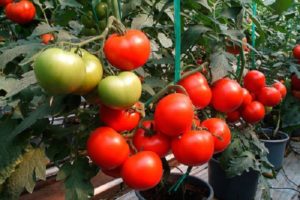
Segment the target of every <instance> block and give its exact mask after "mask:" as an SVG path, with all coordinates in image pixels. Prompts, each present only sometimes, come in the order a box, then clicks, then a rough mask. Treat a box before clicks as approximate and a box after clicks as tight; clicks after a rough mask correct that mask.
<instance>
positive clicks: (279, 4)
mask: <svg viewBox="0 0 300 200" xmlns="http://www.w3.org/2000/svg"><path fill="white" fill-rule="evenodd" d="M293 3H294V1H293V0H276V1H275V2H274V3H273V4H272V5H271V7H272V8H273V9H274V10H275V11H276V13H277V14H281V13H282V12H284V11H286V10H288V9H289V8H290V7H291V6H292V5H293Z"/></svg>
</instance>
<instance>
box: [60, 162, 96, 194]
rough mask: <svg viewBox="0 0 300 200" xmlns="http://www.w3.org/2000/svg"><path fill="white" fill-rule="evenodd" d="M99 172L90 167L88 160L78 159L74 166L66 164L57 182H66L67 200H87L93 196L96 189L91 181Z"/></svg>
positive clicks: (61, 169)
mask: <svg viewBox="0 0 300 200" xmlns="http://www.w3.org/2000/svg"><path fill="white" fill-rule="evenodd" d="M97 172H98V169H97V167H95V166H91V165H89V160H88V159H87V158H78V159H77V160H75V161H74V163H73V164H71V163H66V164H64V165H63V166H62V167H61V168H60V170H59V172H58V174H57V178H56V179H57V180H64V183H65V189H66V196H65V197H66V200H85V199H89V198H90V197H92V196H93V192H94V187H93V185H92V184H91V182H90V179H91V178H92V177H94V176H95V175H96V174H97Z"/></svg>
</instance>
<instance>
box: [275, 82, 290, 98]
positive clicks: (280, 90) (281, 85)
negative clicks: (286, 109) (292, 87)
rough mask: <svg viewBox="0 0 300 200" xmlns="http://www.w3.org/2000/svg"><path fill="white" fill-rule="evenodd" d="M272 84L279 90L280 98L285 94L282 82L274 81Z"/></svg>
mask: <svg viewBox="0 0 300 200" xmlns="http://www.w3.org/2000/svg"><path fill="white" fill-rule="evenodd" d="M272 86H273V87H274V88H276V89H277V90H278V91H279V92H280V94H281V98H282V99H283V98H284V97H285V96H286V93H287V90H286V87H285V85H284V84H282V83H281V82H279V81H278V82H276V83H274V84H273V85H272Z"/></svg>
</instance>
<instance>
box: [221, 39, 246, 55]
mask: <svg viewBox="0 0 300 200" xmlns="http://www.w3.org/2000/svg"><path fill="white" fill-rule="evenodd" d="M226 40H227V43H233V42H230V40H229V39H226ZM242 48H243V50H244V51H246V52H248V51H250V49H249V48H248V47H247V38H246V37H244V38H243V39H242ZM226 51H227V52H228V53H231V54H234V55H238V54H240V51H241V48H240V46H239V45H237V44H229V45H227V46H226Z"/></svg>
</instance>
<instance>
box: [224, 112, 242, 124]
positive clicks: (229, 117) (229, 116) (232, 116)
mask: <svg viewBox="0 0 300 200" xmlns="http://www.w3.org/2000/svg"><path fill="white" fill-rule="evenodd" d="M240 118H241V113H240V112H239V111H238V110H235V111H232V112H229V113H226V121H228V122H237V121H239V120H240Z"/></svg>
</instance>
